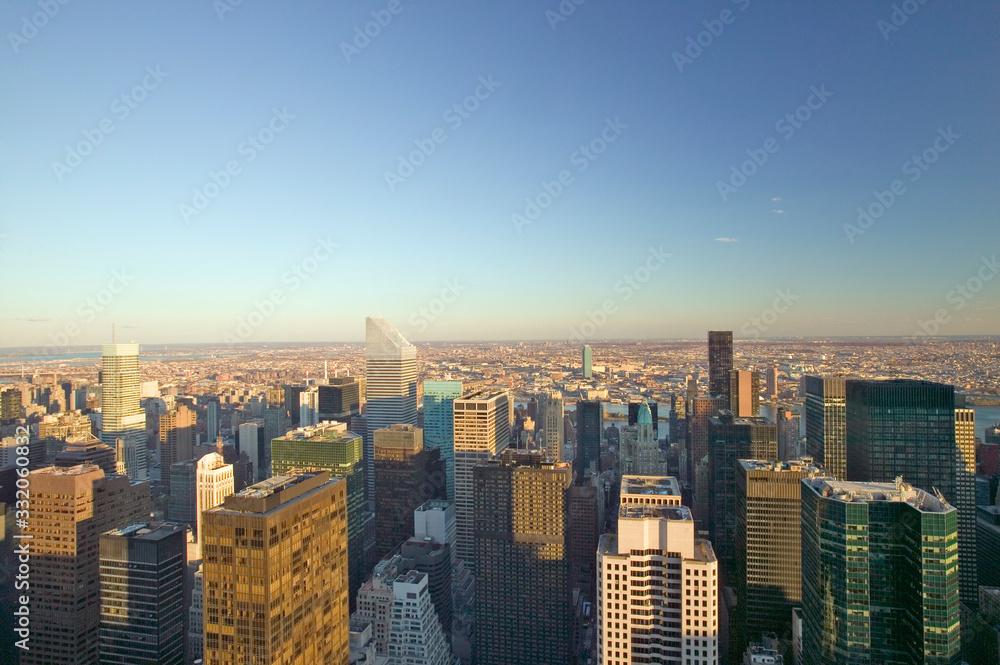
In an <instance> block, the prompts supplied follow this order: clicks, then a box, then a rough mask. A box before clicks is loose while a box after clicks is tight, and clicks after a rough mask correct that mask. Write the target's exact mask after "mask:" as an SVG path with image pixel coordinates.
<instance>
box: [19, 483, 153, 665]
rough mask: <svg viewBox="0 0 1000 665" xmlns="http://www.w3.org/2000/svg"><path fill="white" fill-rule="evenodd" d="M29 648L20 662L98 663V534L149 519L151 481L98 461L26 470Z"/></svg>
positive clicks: (92, 664)
mask: <svg viewBox="0 0 1000 665" xmlns="http://www.w3.org/2000/svg"><path fill="white" fill-rule="evenodd" d="M28 482H29V486H30V488H31V511H30V514H29V516H28V526H27V528H26V529H23V530H22V533H23V534H25V535H28V536H30V537H31V540H27V541H24V542H27V543H28V544H29V545H28V548H29V551H30V557H31V561H30V568H31V571H30V574H31V578H30V580H29V584H30V592H31V593H30V599H31V607H30V610H31V615H30V617H31V636H30V641H29V647H30V649H29V650H28V651H24V652H22V654H21V663H23V664H24V665H29V664H31V665H35V664H38V665H41V664H42V663H45V664H46V665H50V664H51V665H55V664H60V663H64V664H65V665H96V664H97V662H98V627H99V625H100V620H101V609H100V603H101V594H100V575H101V568H100V556H99V552H100V549H99V548H100V536H101V534H102V533H104V532H105V531H107V530H109V529H114V528H117V527H122V526H125V525H126V524H131V523H133V522H138V521H140V520H143V519H148V518H149V509H150V503H149V484H148V483H146V482H134V483H133V482H130V481H129V479H128V478H127V477H125V476H119V475H108V476H106V475H105V474H104V472H103V471H102V470H101V469H100V468H98V467H96V466H90V465H81V466H75V467H71V468H59V467H54V466H53V467H47V468H44V469H39V470H37V471H32V472H31V473H30V474H29V475H28Z"/></svg>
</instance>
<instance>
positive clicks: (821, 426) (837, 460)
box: [803, 376, 847, 480]
mask: <svg viewBox="0 0 1000 665" xmlns="http://www.w3.org/2000/svg"><path fill="white" fill-rule="evenodd" d="M803 378H804V379H805V393H806V395H805V406H806V445H807V447H808V451H809V456H810V457H812V458H813V459H814V460H816V463H817V464H819V465H821V466H822V467H823V468H824V469H826V472H827V473H829V474H830V475H831V476H833V477H834V478H838V479H840V480H844V479H846V478H847V379H846V378H844V377H842V376H830V377H821V376H806V377H803Z"/></svg>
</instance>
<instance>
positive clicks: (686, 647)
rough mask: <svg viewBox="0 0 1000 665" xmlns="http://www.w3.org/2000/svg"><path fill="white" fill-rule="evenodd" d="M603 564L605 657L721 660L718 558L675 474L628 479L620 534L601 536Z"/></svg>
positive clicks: (618, 664)
mask: <svg viewBox="0 0 1000 665" xmlns="http://www.w3.org/2000/svg"><path fill="white" fill-rule="evenodd" d="M597 568H598V575H599V577H598V584H597V587H598V591H597V608H598V610H597V622H598V638H597V650H598V652H599V653H600V661H599V662H601V663H603V665H631V664H632V663H669V664H671V665H715V664H716V663H718V662H719V655H720V653H719V611H718V607H719V591H720V589H721V584H720V582H719V576H718V561H717V560H716V558H715V552H714V551H713V549H712V543H710V542H709V541H707V540H702V539H700V538H697V536H696V531H695V526H694V519H693V517H692V515H691V511H690V510H688V509H687V508H686V507H684V506H682V505H681V493H680V487H679V486H678V484H677V480H676V479H675V478H672V477H665V478H652V477H642V476H624V477H623V478H622V489H621V499H620V504H619V507H618V533H617V534H615V533H606V534H604V535H603V536H601V540H600V543H599V545H598V548H597ZM682 599H683V602H682Z"/></svg>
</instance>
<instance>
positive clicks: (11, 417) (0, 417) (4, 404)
mask: <svg viewBox="0 0 1000 665" xmlns="http://www.w3.org/2000/svg"><path fill="white" fill-rule="evenodd" d="M22 407H23V405H22V404H21V391H20V390H18V389H17V388H4V389H3V390H0V422H2V423H4V424H7V423H10V422H14V421H15V420H17V419H18V418H21V417H22V416H23V415H24V412H23V409H22Z"/></svg>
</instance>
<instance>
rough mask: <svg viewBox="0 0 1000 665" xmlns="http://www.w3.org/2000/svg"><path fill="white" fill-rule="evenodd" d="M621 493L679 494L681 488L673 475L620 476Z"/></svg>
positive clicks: (623, 494)
mask: <svg viewBox="0 0 1000 665" xmlns="http://www.w3.org/2000/svg"><path fill="white" fill-rule="evenodd" d="M621 494H622V496H625V495H626V494H631V495H640V494H642V495H651V494H656V495H661V496H663V495H665V496H680V495H681V490H680V486H679V485H678V484H677V479H676V478H674V477H673V476H663V477H658V476H622V491H621Z"/></svg>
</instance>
